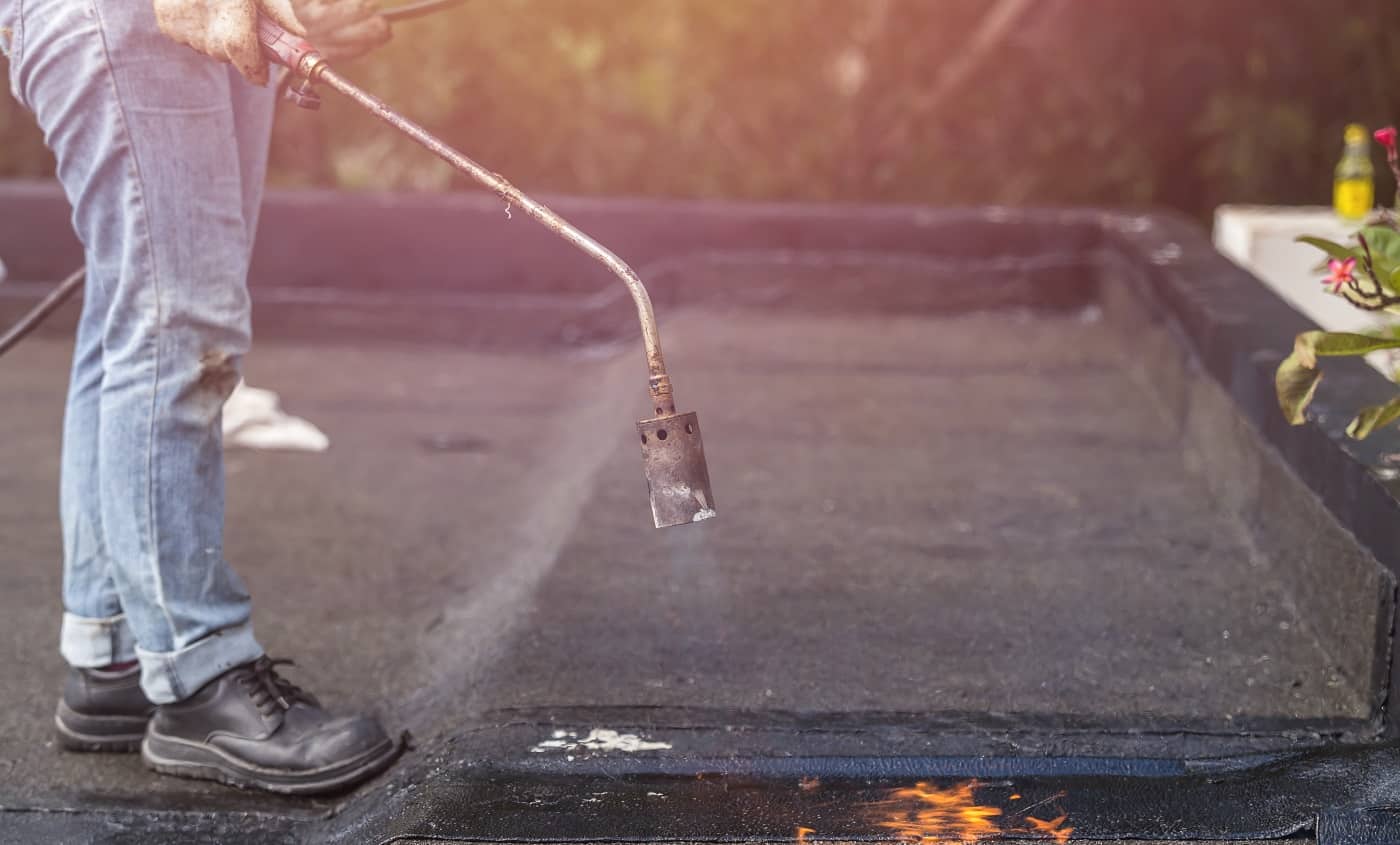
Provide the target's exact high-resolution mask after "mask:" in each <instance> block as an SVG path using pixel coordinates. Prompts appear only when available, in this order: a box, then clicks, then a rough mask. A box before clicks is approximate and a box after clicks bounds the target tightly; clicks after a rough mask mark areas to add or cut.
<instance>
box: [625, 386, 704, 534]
mask: <svg viewBox="0 0 1400 845" xmlns="http://www.w3.org/2000/svg"><path fill="white" fill-rule="evenodd" d="M637 432H638V434H640V435H641V439H642V471H643V472H644V473H645V474H646V478H647V488H648V489H649V490H650V492H651V515H652V519H653V520H654V521H655V522H656V527H657V528H666V527H668V526H671V525H686V524H688V523H691V522H701V521H703V520H706V519H709V518H711V517H713V516H714V515H715V496H714V493H713V491H711V490H710V470H709V467H708V466H707V465H706V464H705V444H704V443H703V442H702V441H701V440H700V422H699V420H698V419H697V418H696V416H695V414H693V413H691V414H669V415H667V416H662V417H653V418H651V419H649V420H642V421H641V422H639V423H637Z"/></svg>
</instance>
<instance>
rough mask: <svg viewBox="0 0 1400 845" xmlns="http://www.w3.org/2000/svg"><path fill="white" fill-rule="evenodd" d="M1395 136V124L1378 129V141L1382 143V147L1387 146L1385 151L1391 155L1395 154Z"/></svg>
mask: <svg viewBox="0 0 1400 845" xmlns="http://www.w3.org/2000/svg"><path fill="white" fill-rule="evenodd" d="M1395 136H1396V132H1395V127H1394V126H1387V127H1386V128H1384V129H1377V130H1376V143H1378V144H1380V145H1381V146H1382V147H1385V151H1386V153H1387V154H1389V155H1394V154H1395Z"/></svg>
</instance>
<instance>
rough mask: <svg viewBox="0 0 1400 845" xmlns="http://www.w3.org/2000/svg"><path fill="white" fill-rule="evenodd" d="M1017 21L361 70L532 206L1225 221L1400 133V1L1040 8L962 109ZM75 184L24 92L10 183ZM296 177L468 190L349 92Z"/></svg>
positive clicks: (556, 2) (287, 120)
mask: <svg viewBox="0 0 1400 845" xmlns="http://www.w3.org/2000/svg"><path fill="white" fill-rule="evenodd" d="M136 2H144V0H136ZM993 6H994V3H993V0H469V2H467V3H466V4H465V5H464V6H462V7H460V8H457V9H454V10H452V11H451V12H449V13H446V14H443V15H440V16H438V17H435V18H427V19H422V20H419V21H408V22H404V23H401V24H400V25H399V26H398V28H397V30H396V38H395V41H394V43H392V44H391V45H390V46H389V47H387V48H385V49H384V50H382V51H381V52H379V53H376V54H374V55H373V56H370V57H368V58H366V59H362V60H360V61H358V62H355V63H352V64H349V65H346V66H345V67H344V70H345V72H346V73H347V75H349V76H351V77H352V78H354V79H356V80H357V81H359V82H361V83H362V84H363V85H364V86H365V87H367V88H368V89H369V90H371V91H373V92H375V93H376V94H378V95H379V96H380V97H381V98H382V99H384V100H385V101H386V102H388V103H390V104H391V105H393V106H395V107H396V108H398V109H399V110H401V111H402V112H404V113H405V114H407V115H409V116H411V117H413V118H414V119H416V120H418V121H419V122H421V123H423V124H425V125H426V126H428V127H429V128H430V129H433V130H435V131H437V132H439V133H441V134H442V135H443V136H445V137H446V138H447V139H448V140H449V141H450V142H452V143H453V144H455V145H457V146H458V147H460V148H461V149H463V150H464V151H466V152H467V153H468V154H469V155H472V156H473V157H475V158H477V159H478V160H480V161H482V162H483V163H485V164H486V165H488V166H489V167H492V168H493V169H495V170H498V171H500V172H502V173H505V174H508V175H509V176H510V178H511V179H512V180H513V181H514V182H516V183H517V184H519V185H520V186H522V187H524V188H526V189H527V190H546V191H553V192H574V193H586V194H645V195H665V196H683V197H739V198H764V199H811V200H874V201H914V202H924V203H934V204H966V203H1007V204H1029V203H1098V204H1113V205H1125V204H1128V205H1140V204H1146V203H1155V204H1163V205H1168V206H1173V207H1176V208H1179V209H1182V210H1185V211H1187V212H1189V213H1192V214H1197V215H1203V214H1207V213H1208V212H1209V210H1210V209H1211V208H1212V207H1213V206H1215V205H1217V204H1219V203H1222V202H1264V203H1326V202H1328V201H1329V198H1330V194H1329V191H1330V184H1331V169H1332V166H1333V164H1334V162H1335V161H1336V158H1337V156H1338V154H1339V152H1340V136H1341V129H1342V126H1343V124H1345V123H1346V122H1348V121H1353V120H1358V121H1361V122H1364V123H1367V124H1368V125H1370V126H1376V125H1379V124H1383V123H1389V122H1395V121H1398V120H1400V102H1397V99H1398V98H1400V95H1397V91H1400V85H1397V84H1396V82H1397V80H1400V39H1395V38H1392V37H1390V35H1389V34H1390V33H1395V32H1400V3H1397V2H1395V0H1325V1H1324V0H1170V1H1169V2H1164V0H1032V2H1031V3H1030V5H1029V7H1028V10H1027V11H1026V12H1025V13H1024V14H1023V15H1021V16H1020V17H1019V18H1018V19H1017V20H1016V21H1015V23H1014V25H1013V26H1012V27H1011V28H1010V29H1009V30H1008V32H1007V33H1006V34H1005V36H1004V37H1003V38H1001V39H999V40H998V41H996V42H995V43H994V44H993V45H992V47H991V49H989V50H988V51H986V53H985V54H983V56H982V59H981V61H979V62H977V63H975V64H974V66H973V67H974V70H973V71H972V73H971V74H969V75H968V76H967V77H966V78H965V79H964V80H963V81H962V83H961V84H960V85H957V86H955V87H953V88H952V89H950V90H944V89H943V88H942V87H941V82H940V79H941V76H942V75H943V74H944V73H945V72H946V70H947V68H948V67H949V66H950V63H953V62H956V61H958V60H959V59H960V57H965V56H966V54H967V51H968V49H969V45H970V44H971V43H972V38H971V36H972V34H973V33H974V32H975V31H976V28H977V27H978V25H979V23H980V22H981V21H982V20H983V16H984V15H985V14H986V12H987V10H988V9H990V8H992V7H993ZM51 172H52V162H51V160H50V158H49V157H48V155H47V153H46V152H44V150H43V146H42V142H41V139H40V138H39V135H38V132H37V130H35V129H34V128H33V126H32V123H31V121H30V119H29V116H28V115H27V114H25V113H23V112H22V111H21V110H20V109H19V107H18V106H17V105H15V104H14V103H13V102H11V101H9V100H8V98H3V97H0V177H6V176H10V177H12V176H28V177H33V176H45V175H48V174H49V173H51ZM1378 173H1379V174H1381V176H1380V177H1379V178H1381V179H1384V178H1385V177H1384V174H1385V173H1386V171H1385V169H1384V168H1383V167H1380V168H1378ZM272 179H273V182H274V183H277V184H283V185H336V186H341V187H346V188H356V189H359V188H365V189H369V188H375V189H378V188H399V189H415V190H446V189H453V188H457V187H461V186H462V183H461V181H460V180H459V179H458V178H457V177H456V176H455V175H454V174H453V173H452V172H451V171H449V170H448V169H447V168H446V166H445V165H442V164H440V163H438V162H437V161H436V160H434V159H432V158H431V157H429V156H427V155H426V154H425V153H422V152H421V151H419V150H418V149H417V148H416V147H414V146H413V145H412V144H411V143H408V142H406V141H403V140H401V139H399V138H398V137H396V136H395V135H393V134H392V133H390V132H388V131H386V130H384V129H382V128H381V127H380V126H379V125H378V124H377V123H376V122H375V121H374V120H373V119H372V118H369V117H368V116H366V115H364V114H362V113H360V112H358V111H357V110H356V109H354V108H353V107H352V106H350V105H349V104H347V103H345V102H342V101H340V100H338V99H337V98H336V97H335V95H333V94H331V93H329V92H328V93H327V95H326V105H325V107H324V108H323V110H322V111H321V112H320V113H305V112H299V111H297V110H296V109H294V108H292V107H290V106H286V105H284V106H283V107H282V112H281V114H280V116H279V123H278V128H277V131H276V138H275V142H274V154H273V174H272ZM1388 194H1389V188H1388V187H1387V186H1386V185H1385V184H1384V182H1382V184H1381V186H1380V191H1379V195H1380V196H1382V197H1387V196H1388Z"/></svg>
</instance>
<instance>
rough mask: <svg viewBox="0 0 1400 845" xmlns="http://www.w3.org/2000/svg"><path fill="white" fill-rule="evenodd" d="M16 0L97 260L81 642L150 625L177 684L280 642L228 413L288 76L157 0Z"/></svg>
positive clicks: (90, 333)
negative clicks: (176, 36)
mask: <svg viewBox="0 0 1400 845" xmlns="http://www.w3.org/2000/svg"><path fill="white" fill-rule="evenodd" d="M5 2H9V3H12V4H15V8H16V9H17V10H18V14H13V13H12V14H13V17H14V18H15V21H14V23H13V24H11V26H12V27H13V29H14V30H15V31H16V32H17V35H16V37H15V38H14V39H13V41H12V43H13V45H14V52H15V55H14V57H13V62H14V64H13V67H12V72H13V75H14V83H15V86H16V89H17V93H18V94H19V96H20V98H21V100H22V101H23V102H24V103H25V104H26V105H28V106H29V107H30V108H31V109H32V110H33V111H34V113H35V115H36V116H37V117H38V120H39V124H40V126H41V127H42V128H43V130H44V133H45V136H46V138H47V141H48V144H49V146H50V148H51V149H52V150H53V151H54V153H55V155H56V156H57V158H58V175H59V179H60V181H61V182H62V183H63V186H64V189H65V191H66V192H67V194H68V197H69V200H70V202H71V203H72V205H73V222H74V227H75V229H76V230H77V232H78V235H79V238H80V239H81V240H82V243H83V245H84V248H85V249H86V252H87V266H88V272H89V276H88V281H87V291H86V296H87V299H88V301H87V302H86V303H85V305H84V310H83V316H82V321H81V326H80V328H79V333H78V344H77V347H76V352H75V356H74V368H73V383H72V388H71V390H70V399H69V406H68V413H67V417H66V420H65V427H64V444H65V456H64V464H63V471H64V479H63V487H62V489H63V494H62V514H63V522H64V537H65V541H66V542H65V573H64V575H65V578H64V602H65V608H66V611H67V612H66V613H65V616H64V626H63V636H62V645H61V647H62V650H63V653H64V656H65V657H66V658H67V659H69V661H70V662H71V663H73V664H74V665H95V664H98V663H100V662H104V661H110V660H120V659H122V658H123V657H125V656H127V655H128V654H129V653H130V648H131V645H130V644H131V643H132V641H133V640H134V644H135V653H136V655H137V656H138V657H139V659H140V661H141V666H142V686H143V688H144V689H145V690H146V693H147V695H148V696H150V698H151V699H152V700H153V701H156V702H158V703H163V702H169V701H175V700H179V699H181V698H184V697H186V696H187V695H189V694H191V693H193V692H194V691H195V690H197V689H198V688H199V687H200V686H202V685H203V684H204V683H205V682H207V681H208V680H210V679H212V678H213V677H214V676H216V675H218V674H220V673H222V672H223V671H225V670H226V669H228V668H230V667H232V666H235V665H237V664H239V663H243V662H246V661H248V660H252V659H254V658H256V657H258V656H259V655H260V654H262V649H261V648H260V647H259V645H258V643H257V641H256V640H255V639H254V638H253V634H252V629H251V626H250V624H249V598H248V594H247V591H246V589H245V588H244V586H243V584H242V582H241V581H240V580H239V579H238V576H237V575H235V574H234V572H233V570H232V569H231V568H230V567H229V565H228V564H227V562H225V560H224V558H223V517H224V513H223V512H224V507H223V506H224V488H223V484H224V476H223V453H222V444H221V442H220V436H219V428H220V415H221V408H222V405H223V401H224V399H225V398H227V396H228V393H229V391H231V390H232V389H233V386H234V385H235V384H236V383H237V381H238V377H239V372H240V367H241V362H242V358H243V355H244V353H245V352H246V351H247V348H248V344H249V339H250V330H249V307H248V295H247V288H246V274H247V266H248V256H249V252H250V249H251V244H252V231H253V228H254V225H255V219H254V218H255V212H256V208H257V205H258V201H259V198H260V197H259V194H260V189H261V181H262V177H263V171H264V168H265V163H266V141H267V136H268V132H269V126H270V120H271V107H272V101H271V96H270V92H268V91H266V90H262V89H252V88H250V87H249V86H247V85H246V84H244V83H243V82H242V80H241V79H239V78H238V77H236V76H235V75H232V74H231V72H230V71H229V70H228V68H226V67H225V66H223V65H220V64H217V63H215V62H213V61H210V60H208V59H206V58H203V57H201V56H198V55H197V54H195V53H194V52H192V51H190V50H188V49H187V48H185V47H182V46H180V45H177V44H175V43H173V42H171V41H169V40H168V39H166V38H165V37H164V36H162V35H160V34H159V32H158V31H157V30H156V27H155V21H154V19H153V13H152V9H151V4H150V3H149V2H145V0H142V1H141V2H127V0H0V4H3V3H5ZM0 11H3V10H0ZM114 611H115V612H114Z"/></svg>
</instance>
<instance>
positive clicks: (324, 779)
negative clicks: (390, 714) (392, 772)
mask: <svg viewBox="0 0 1400 845" xmlns="http://www.w3.org/2000/svg"><path fill="white" fill-rule="evenodd" d="M402 750H403V746H402V743H399V742H395V741H394V740H392V739H386V740H384V742H383V743H381V744H380V745H377V746H375V747H374V748H371V749H370V750H368V751H366V752H364V753H362V754H360V755H359V756H357V757H354V758H352V759H350V760H346V761H345V762H343V763H337V764H335V765H334V766H326V767H324V768H320V769H312V770H307V771H288V770H286V769H269V768H265V767H262V766H255V765H252V764H249V763H244V762H242V761H241V760H237V759H235V758H233V757H231V756H229V755H228V754H225V753H224V752H222V751H220V750H219V749H217V748H214V747H212V746H210V745H208V744H205V743H202V742H191V741H190V740H187V739H179V738H177V737H168V736H161V735H159V734H155V733H152V732H150V731H147V733H146V738H145V740H143V741H142V742H141V760H142V762H144V763H145V764H146V766H147V768H150V769H153V770H155V771H157V772H160V773H161V774H164V775H174V776H175V777H182V778H194V779H196V780H212V781H218V782H219V783H223V784H227V785H229V786H236V787H240V788H242V789H261V790H265V791H267V792H277V793H281V794H283V795H323V794H328V793H333V792H342V791H344V790H346V789H349V788H350V787H351V786H354V785H355V784H357V783H359V782H361V781H363V780H366V779H368V778H371V777H373V776H375V775H377V774H379V773H380V772H382V771H384V770H385V769H387V768H389V766H390V765H391V764H392V763H393V762H394V760H395V759H396V758H397V757H398V756H399V753H400V752H401V751H402Z"/></svg>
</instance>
